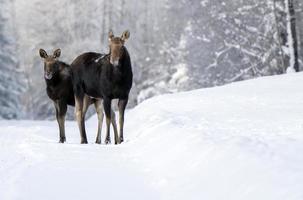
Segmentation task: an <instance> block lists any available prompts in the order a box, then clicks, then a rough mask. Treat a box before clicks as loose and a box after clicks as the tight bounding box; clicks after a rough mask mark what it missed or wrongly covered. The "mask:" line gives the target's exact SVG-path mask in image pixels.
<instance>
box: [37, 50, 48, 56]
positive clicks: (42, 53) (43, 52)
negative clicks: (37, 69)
mask: <svg viewBox="0 0 303 200" xmlns="http://www.w3.org/2000/svg"><path fill="white" fill-rule="evenodd" d="M39 54H40V57H41V58H47V57H48V55H47V53H46V51H45V50H44V49H40V50H39Z"/></svg>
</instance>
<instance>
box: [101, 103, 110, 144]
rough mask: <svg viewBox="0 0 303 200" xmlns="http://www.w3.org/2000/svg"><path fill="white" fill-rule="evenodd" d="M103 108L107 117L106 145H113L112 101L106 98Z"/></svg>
mask: <svg viewBox="0 0 303 200" xmlns="http://www.w3.org/2000/svg"><path fill="white" fill-rule="evenodd" d="M103 107H104V111H105V116H106V138H105V144H109V143H111V141H110V121H111V99H109V98H104V100H103Z"/></svg>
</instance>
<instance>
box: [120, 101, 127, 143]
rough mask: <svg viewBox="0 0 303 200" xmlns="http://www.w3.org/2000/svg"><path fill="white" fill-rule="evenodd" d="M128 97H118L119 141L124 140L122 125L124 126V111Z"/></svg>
mask: <svg viewBox="0 0 303 200" xmlns="http://www.w3.org/2000/svg"><path fill="white" fill-rule="evenodd" d="M127 102H128V99H119V102H118V107H119V125H120V143H122V142H123V141H124V137H123V127H124V113H125V108H126V105H127Z"/></svg>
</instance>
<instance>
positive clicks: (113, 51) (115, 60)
mask: <svg viewBox="0 0 303 200" xmlns="http://www.w3.org/2000/svg"><path fill="white" fill-rule="evenodd" d="M129 36H130V33H129V31H128V30H126V31H124V32H123V33H122V36H121V37H115V36H114V33H113V32H112V31H110V32H109V33H108V40H109V49H110V63H111V64H112V65H113V66H118V65H119V59H120V58H121V57H122V55H123V46H124V44H125V42H126V40H127V39H128V38H129Z"/></svg>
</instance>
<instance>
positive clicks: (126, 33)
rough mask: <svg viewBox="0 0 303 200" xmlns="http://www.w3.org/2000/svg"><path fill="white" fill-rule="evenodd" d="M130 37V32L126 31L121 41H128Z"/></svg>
mask: <svg viewBox="0 0 303 200" xmlns="http://www.w3.org/2000/svg"><path fill="white" fill-rule="evenodd" d="M129 36H130V32H129V31H128V30H126V31H124V32H123V33H122V36H121V39H122V40H123V41H126V40H127V39H128V38H129Z"/></svg>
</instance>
